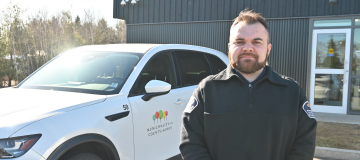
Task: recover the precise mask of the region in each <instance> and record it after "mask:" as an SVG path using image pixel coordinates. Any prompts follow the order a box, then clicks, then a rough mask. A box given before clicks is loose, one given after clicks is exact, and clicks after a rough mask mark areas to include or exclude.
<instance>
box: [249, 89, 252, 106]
mask: <svg viewBox="0 0 360 160" xmlns="http://www.w3.org/2000/svg"><path fill="white" fill-rule="evenodd" d="M251 89H252V85H251V84H249V103H250V108H252V95H251Z"/></svg>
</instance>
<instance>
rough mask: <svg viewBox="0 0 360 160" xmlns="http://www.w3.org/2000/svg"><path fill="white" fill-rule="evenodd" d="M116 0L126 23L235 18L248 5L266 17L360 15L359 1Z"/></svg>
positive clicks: (116, 9)
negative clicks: (130, 0)
mask: <svg viewBox="0 0 360 160" xmlns="http://www.w3.org/2000/svg"><path fill="white" fill-rule="evenodd" d="M121 1H122V0H114V5H113V7H114V8H113V10H114V13H113V17H114V18H120V19H125V20H126V23H127V24H138V23H162V22H190V21H214V20H232V19H234V18H235V17H236V16H237V15H238V14H239V12H240V11H242V10H243V9H245V8H249V9H252V10H254V11H256V12H259V13H262V15H263V16H264V17H265V18H284V17H313V16H332V15H351V14H360V9H359V6H360V1H359V0H337V1H338V2H337V3H335V4H329V0H140V1H138V2H137V4H135V5H131V3H129V2H128V3H127V4H126V5H125V6H124V7H122V6H121V5H120V2H121Z"/></svg>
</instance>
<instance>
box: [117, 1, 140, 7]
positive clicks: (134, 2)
mask: <svg viewBox="0 0 360 160" xmlns="http://www.w3.org/2000/svg"><path fill="white" fill-rule="evenodd" d="M136 1H139V0H131V4H132V5H135V4H136ZM127 2H129V0H122V1H121V3H120V4H121V6H125V5H126V3H127Z"/></svg>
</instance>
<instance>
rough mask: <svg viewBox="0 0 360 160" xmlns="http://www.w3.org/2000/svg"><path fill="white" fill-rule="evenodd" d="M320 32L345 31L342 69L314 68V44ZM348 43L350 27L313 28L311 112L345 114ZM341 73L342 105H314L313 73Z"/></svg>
mask: <svg viewBox="0 0 360 160" xmlns="http://www.w3.org/2000/svg"><path fill="white" fill-rule="evenodd" d="M320 33H345V34H346V46H345V59H344V62H345V63H344V69H316V68H315V67H316V64H315V63H316V45H317V35H318V34H320ZM350 44H351V29H314V30H313V35H312V50H311V81H310V99H309V101H310V106H311V108H312V110H313V112H326V113H340V114H346V112H347V102H348V77H349V66H350V63H349V62H350ZM319 73H323V74H343V75H344V81H343V98H342V99H343V101H342V106H324V105H314V101H313V100H314V93H315V74H319Z"/></svg>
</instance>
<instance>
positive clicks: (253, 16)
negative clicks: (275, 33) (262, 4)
mask: <svg viewBox="0 0 360 160" xmlns="http://www.w3.org/2000/svg"><path fill="white" fill-rule="evenodd" d="M241 21H245V22H246V24H255V23H257V22H259V23H261V24H262V25H263V26H264V27H265V29H266V31H267V32H268V36H269V38H268V42H269V43H270V32H269V25H268V23H267V22H266V20H265V18H264V17H263V16H261V14H260V13H256V12H253V11H252V10H249V9H244V10H243V11H241V12H240V14H239V16H238V17H236V18H235V19H234V22H233V24H232V25H231V28H233V27H234V26H236V25H237V24H238V23H240V22H241Z"/></svg>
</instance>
